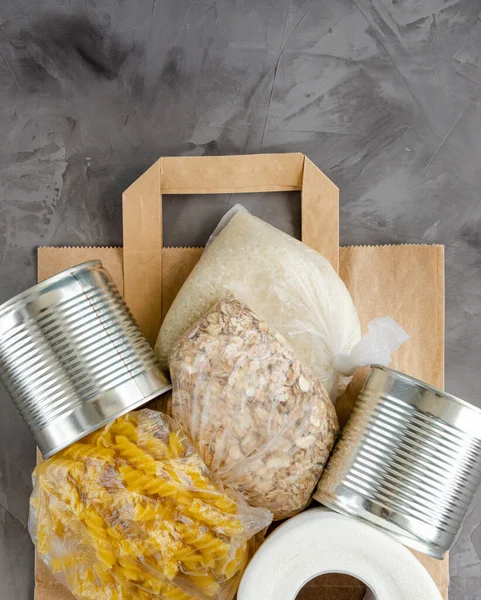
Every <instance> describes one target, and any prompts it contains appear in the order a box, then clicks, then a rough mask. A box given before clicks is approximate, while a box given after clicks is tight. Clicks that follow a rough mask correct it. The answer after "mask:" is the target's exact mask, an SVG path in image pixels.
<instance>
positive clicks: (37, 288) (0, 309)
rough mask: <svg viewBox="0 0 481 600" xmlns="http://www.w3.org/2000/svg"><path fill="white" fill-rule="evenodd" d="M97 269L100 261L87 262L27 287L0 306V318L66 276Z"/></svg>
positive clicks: (100, 265)
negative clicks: (21, 302) (19, 303)
mask: <svg viewBox="0 0 481 600" xmlns="http://www.w3.org/2000/svg"><path fill="white" fill-rule="evenodd" d="M99 267H102V261H100V260H98V259H94V260H88V261H85V262H83V263H80V264H78V265H75V266H73V267H70V268H69V269H65V270H64V271H61V272H60V273H57V274H56V275H53V276H52V277H48V279H44V281H41V282H40V283H37V284H35V285H33V286H32V287H29V288H28V289H27V290H25V291H24V292H21V293H20V294H17V295H16V296H14V297H13V298H10V300H7V301H6V302H4V303H3V304H1V305H0V316H1V315H2V313H5V312H6V311H8V310H9V309H11V308H13V307H14V306H15V305H16V304H17V303H18V302H20V301H22V300H25V299H26V298H28V297H29V296H32V295H36V294H38V293H39V292H41V291H42V290H44V289H46V288H48V287H49V286H50V285H52V284H53V283H58V282H59V281H62V280H63V279H65V277H67V276H70V275H75V274H76V273H79V272H81V271H90V270H91V269H96V268H99Z"/></svg>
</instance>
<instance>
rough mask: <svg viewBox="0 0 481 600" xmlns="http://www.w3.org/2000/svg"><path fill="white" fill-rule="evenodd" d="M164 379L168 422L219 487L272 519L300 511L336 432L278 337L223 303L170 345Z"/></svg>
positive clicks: (234, 304)
mask: <svg viewBox="0 0 481 600" xmlns="http://www.w3.org/2000/svg"><path fill="white" fill-rule="evenodd" d="M170 373H171V378H172V391H173V394H172V415H173V417H174V419H176V421H177V422H178V423H179V424H181V426H182V427H183V428H184V430H185V431H186V433H187V435H189V436H190V439H191V440H192V441H193V443H194V444H195V447H196V449H197V450H198V452H199V453H200V456H201V458H202V459H203V460H204V462H205V464H206V465H207V466H208V467H209V468H210V469H211V470H212V471H213V472H215V473H216V474H217V475H218V476H219V477H220V478H221V479H222V481H223V483H224V484H225V485H228V486H230V487H233V488H234V489H235V490H237V491H239V492H240V493H241V494H242V495H243V496H244V498H245V500H246V501H247V502H248V503H249V504H250V505H251V506H258V507H263V508H267V509H269V510H270V511H271V512H272V513H273V514H274V518H275V519H282V518H285V517H289V516H291V515H293V514H295V513H297V512H299V511H300V510H302V509H303V508H305V507H306V505H307V504H308V503H309V500H310V498H311V495H312V493H313V491H314V488H315V486H316V484H317V482H318V480H319V478H320V476H321V473H322V470H323V468H324V465H325V463H326V462H327V459H328V458H329V453H330V451H331V449H332V447H333V445H334V442H335V439H336V436H337V434H338V432H339V426H338V421H337V416H336V411H335V409H334V406H333V404H332V403H331V401H330V399H329V396H328V394H327V392H326V390H325V389H324V387H323V385H322V383H321V382H320V381H319V379H317V377H315V376H314V375H313V374H312V372H311V371H310V369H309V368H308V367H306V366H305V365H304V364H303V363H302V362H301V360H300V359H299V357H298V356H297V354H296V353H295V351H294V350H293V348H292V347H291V346H290V345H289V344H288V343H287V342H286V341H285V339H284V338H283V337H282V336H281V335H280V334H279V333H277V332H276V331H274V329H272V328H271V327H270V326H269V325H268V324H267V323H266V322H265V321H264V320H263V319H261V318H260V317H259V316H257V315H256V314H255V313H254V312H253V311H252V310H251V309H250V308H248V307H247V306H246V305H245V304H244V303H243V302H241V301H240V300H238V299H236V298H234V297H228V298H225V299H224V300H221V301H220V302H219V303H218V304H216V305H215V306H214V307H213V308H212V309H211V310H210V311H209V312H208V313H206V314H205V315H204V317H202V318H201V319H200V320H199V321H197V322H196V323H195V324H194V325H193V326H192V327H191V328H190V329H189V330H188V331H187V332H186V333H185V334H184V335H183V336H182V337H181V338H180V339H179V340H178V341H177V342H176V344H174V347H173V349H172V352H171V355H170Z"/></svg>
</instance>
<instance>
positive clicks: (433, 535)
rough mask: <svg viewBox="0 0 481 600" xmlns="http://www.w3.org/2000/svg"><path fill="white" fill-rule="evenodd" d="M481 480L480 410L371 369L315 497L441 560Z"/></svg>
mask: <svg viewBox="0 0 481 600" xmlns="http://www.w3.org/2000/svg"><path fill="white" fill-rule="evenodd" d="M480 481H481V410H479V409H478V408H476V407H474V406H472V405H470V404H468V403H467V402H464V401H463V400H460V399H459V398H456V397H455V396H452V395H450V394H447V393H445V392H442V391H441V390H438V389H436V388H433V387H431V386H429V385H427V384H426V383H423V382H422V381H419V380H417V379H414V378H412V377H409V376H408V375H404V374H403V373H399V372H397V371H394V370H392V369H388V368H385V367H379V366H374V367H373V368H372V371H371V373H370V375H369V377H368V379H367V380H366V383H365V385H364V388H363V390H362V392H361V394H360V397H359V399H358V401H357V403H356V405H355V407H354V409H353V412H352V415H351V417H350V418H349V421H348V423H347V424H346V426H345V428H344V430H343V431H342V434H341V437H340V438H339V441H338V442H337V445H336V446H335V448H334V452H333V455H332V456H331V458H330V460H329V462H328V464H327V468H326V470H325V471H324V473H323V476H322V477H321V480H320V482H319V484H318V487H317V489H316V492H315V494H314V498H315V499H316V500H318V501H319V502H321V503H322V504H324V505H325V506H328V507H329V508H331V509H333V510H335V511H337V512H341V513H344V514H348V515H351V516H354V517H356V518H358V519H361V520H363V521H367V522H369V523H371V524H372V525H375V526H377V527H379V528H381V529H383V530H384V531H385V532H387V533H390V534H391V535H392V536H394V537H395V538H396V539H397V540H398V541H400V542H401V543H403V544H405V545H407V546H410V547H411V548H414V549H416V550H419V551H420V552H423V553H425V554H429V555H430V556H433V557H435V558H438V559H441V558H442V557H443V555H444V554H445V552H447V551H448V550H449V549H450V548H451V547H452V545H453V544H454V542H455V540H456V537H457V534H458V533H459V531H460V529H461V526H462V523H463V520H464V518H465V516H466V513H467V510H468V508H469V505H470V502H471V500H472V498H473V496H474V494H475V492H476V490H477V488H478V485H479V483H480Z"/></svg>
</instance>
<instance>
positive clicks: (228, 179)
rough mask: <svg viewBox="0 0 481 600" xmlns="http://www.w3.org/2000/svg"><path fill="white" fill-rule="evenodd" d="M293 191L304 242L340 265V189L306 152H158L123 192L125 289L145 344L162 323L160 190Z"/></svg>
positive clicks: (153, 338)
mask: <svg viewBox="0 0 481 600" xmlns="http://www.w3.org/2000/svg"><path fill="white" fill-rule="evenodd" d="M292 190H301V221H302V230H301V235H302V241H303V242H304V243H305V244H307V245H308V246H311V247H312V248H314V249H315V250H317V251H318V252H319V253H320V254H322V255H323V256H325V257H326V258H327V259H328V260H329V261H330V262H331V264H332V266H333V267H334V268H335V269H336V271H338V270H339V190H338V188H337V187H336V186H335V185H334V184H333V183H332V181H331V180H330V179H329V178H328V177H326V175H324V173H322V171H320V170H319V169H318V168H317V167H316V165H315V164H314V163H313V162H311V161H310V160H309V159H308V158H307V157H306V156H304V155H303V154H300V153H288V154H251V155H240V156H201V157H197V156H192V157H175V158H171V157H169V158H160V159H159V160H158V161H157V162H156V163H155V164H153V165H152V166H151V167H150V169H148V170H147V171H146V172H145V173H144V174H143V175H142V176H141V177H139V179H137V181H135V182H134V183H133V184H132V185H131V186H130V187H129V188H128V189H127V190H126V191H125V192H124V194H123V200H122V204H123V231H124V233H123V235H124V295H125V299H126V301H127V304H128V305H129V306H130V309H131V310H132V312H133V314H134V316H135V317H136V319H137V322H138V323H139V325H140V328H141V329H142V331H143V332H144V334H145V335H146V337H147V339H148V340H149V342H150V343H152V344H153V343H154V342H155V339H156V336H157V333H158V331H159V329H160V321H161V306H160V303H161V290H162V265H161V259H162V252H161V250H162V194H224V193H227V194H235V193H255V192H277V191H292ZM152 315H156V318H155V319H153V318H152Z"/></svg>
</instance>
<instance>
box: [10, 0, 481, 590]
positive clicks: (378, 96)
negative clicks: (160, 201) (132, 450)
mask: <svg viewBox="0 0 481 600" xmlns="http://www.w3.org/2000/svg"><path fill="white" fill-rule="evenodd" d="M480 14H481V2H480V1H479V0H462V1H457V0H370V1H369V0H238V1H235V0H207V1H200V0H197V1H196V0H149V1H145V2H144V1H138V0H137V1H131V2H127V1H125V0H117V1H114V0H102V1H98V2H96V1H88V0H85V1H83V0H82V1H79V0H1V2H0V88H1V89H0V98H1V100H0V169H1V173H0V301H3V300H6V299H7V298H9V297H10V296H12V295H13V294H15V293H17V292H19V291H21V290H22V289H24V288H25V287H27V286H29V285H30V284H32V283H34V281H35V267H36V259H35V248H36V247H37V246H39V245H111V244H114V245H119V244H120V243H121V239H122V238H121V191H122V190H123V189H124V188H125V187H127V185H128V184H129V183H131V182H132V181H133V180H134V179H135V178H136V177H137V176H138V175H139V174H140V173H141V172H142V171H143V170H144V169H145V168H146V167H148V166H149V165H150V164H151V163H152V162H153V161H154V160H155V159H156V158H157V157H158V156H161V155H212V154H230V153H250V152H268V151H275V152H283V151H292V150H299V151H302V152H304V153H306V154H307V155H309V156H310V158H311V159H313V160H314V161H315V162H316V163H317V164H318V165H319V167H320V168H321V169H323V170H324V171H325V172H326V173H327V174H328V175H329V177H330V178H331V179H332V180H333V181H334V182H335V183H336V184H337V185H338V186H339V187H340V189H341V211H342V212H341V241H342V244H372V243H376V244H380V243H391V242H392V243H399V242H413V243H418V242H436V243H442V244H446V259H447V276H446V284H447V296H446V311H447V320H446V335H447V341H446V343H447V353H446V387H447V389H448V390H449V391H451V392H453V393H455V394H457V395H459V396H461V397H463V398H465V399H467V400H470V401H472V402H474V403H477V404H478V405H481V398H480V395H479V391H478V390H479V362H480V357H481V318H480V317H481V296H480V292H481V279H480V275H481V234H480V226H481V204H480V202H479V191H480V189H481V185H480V184H481V169H480V168H479V167H480V160H481V90H480V84H481V20H480ZM233 201H234V200H233V199H232V198H230V197H224V196H222V197H216V198H205V197H204V198H202V199H199V198H175V199H174V198H170V199H167V200H166V203H165V206H166V208H165V241H166V243H167V244H175V245H196V244H201V243H203V242H205V240H206V238H207V236H208V232H209V230H210V229H211V228H212V226H213V224H214V223H215V221H216V220H217V219H218V218H219V216H220V215H221V214H222V213H223V211H224V210H225V209H226V208H227V207H228V206H230V205H231V204H232V203H233ZM244 201H245V202H246V204H247V205H248V206H250V207H251V208H253V210H254V211H255V212H256V213H257V214H259V215H261V216H263V217H264V218H266V219H267V220H269V221H271V222H272V223H274V224H276V225H277V226H280V227H281V228H283V229H285V230H287V231H289V232H291V233H294V234H295V233H299V213H298V208H297V203H295V202H292V199H291V198H284V199H283V201H282V202H277V201H276V199H274V200H273V199H269V200H267V201H266V199H265V198H262V202H261V201H260V198H259V197H258V196H254V197H252V196H249V197H246V198H244ZM199 211H201V212H202V214H203V215H204V219H203V220H202V223H199V218H198V215H199ZM0 410H1V413H0V414H1V418H0V598H1V599H2V600H27V599H31V598H32V595H33V583H32V581H33V580H32V572H33V553H32V545H31V543H30V540H29V537H28V534H27V531H26V523H27V507H28V495H29V492H30V473H31V470H32V467H33V464H34V444H33V442H32V439H31V437H30V435H29V433H28V431H27V430H26V428H25V426H24V425H23V424H22V422H21V419H20V417H19V416H18V414H17V413H16V411H15V409H14V408H13V406H12V404H11V402H10V400H9V399H8V397H7V396H6V394H5V393H4V391H3V390H1V392H0ZM480 523H481V493H478V496H477V498H476V501H475V504H474V506H473V507H472V510H471V512H470V514H469V516H468V519H467V521H466V524H465V527H464V530H463V532H462V535H461V537H460V538H459V541H458V543H457V545H456V547H455V549H454V551H453V552H452V555H451V576H452V579H451V593H450V598H451V599H452V600H475V599H476V600H479V599H481V525H480Z"/></svg>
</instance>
